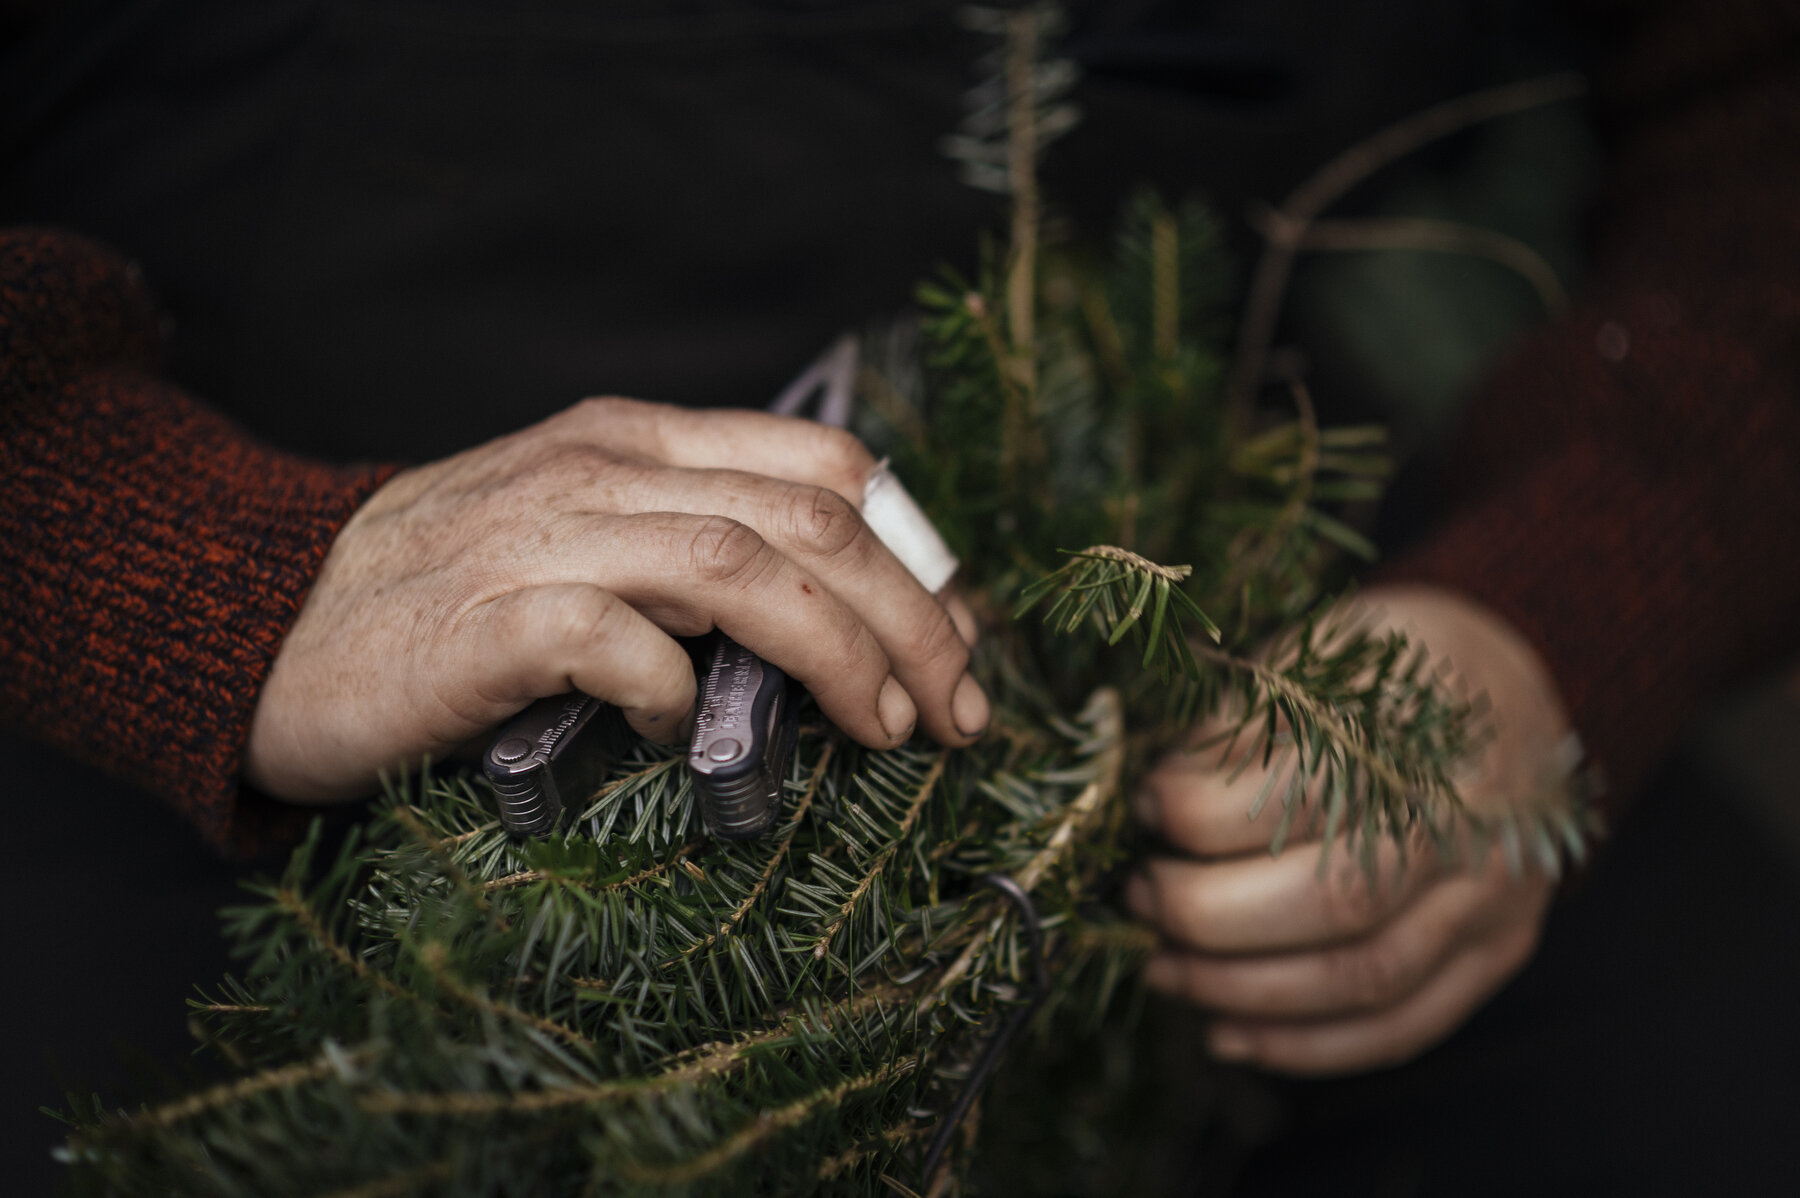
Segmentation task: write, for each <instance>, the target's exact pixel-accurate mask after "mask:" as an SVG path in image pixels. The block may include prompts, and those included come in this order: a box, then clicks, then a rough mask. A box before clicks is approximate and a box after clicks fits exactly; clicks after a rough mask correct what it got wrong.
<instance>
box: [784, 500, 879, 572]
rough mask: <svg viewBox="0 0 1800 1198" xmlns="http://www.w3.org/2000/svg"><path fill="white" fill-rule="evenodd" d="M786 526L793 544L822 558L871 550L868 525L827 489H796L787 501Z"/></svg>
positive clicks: (846, 502) (845, 502)
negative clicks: (793, 541)
mask: <svg viewBox="0 0 1800 1198" xmlns="http://www.w3.org/2000/svg"><path fill="white" fill-rule="evenodd" d="M785 508H786V517H787V524H788V527H789V530H790V533H791V535H792V536H793V538H794V540H795V541H796V542H797V543H799V544H801V545H804V546H806V548H807V549H808V550H809V551H811V552H812V553H815V554H817V555H818V556H820V557H839V556H843V555H845V554H847V553H849V552H850V551H851V550H853V549H856V550H859V551H860V553H859V556H860V554H862V553H866V552H867V550H868V547H869V546H868V537H867V527H868V526H867V525H865V524H864V523H863V521H862V516H860V515H859V514H858V513H857V511H856V508H855V507H853V506H851V504H850V501H849V500H847V499H845V498H844V497H843V496H842V495H839V494H838V493H837V492H836V491H833V490H830V489H829V488H826V487H811V486H804V485H796V486H793V487H790V488H789V490H788V494H787V498H786V500H785Z"/></svg>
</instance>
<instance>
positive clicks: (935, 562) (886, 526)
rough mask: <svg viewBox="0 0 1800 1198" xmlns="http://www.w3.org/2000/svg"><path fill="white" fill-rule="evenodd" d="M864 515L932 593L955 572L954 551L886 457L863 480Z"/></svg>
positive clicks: (883, 540)
mask: <svg viewBox="0 0 1800 1198" xmlns="http://www.w3.org/2000/svg"><path fill="white" fill-rule="evenodd" d="M862 515H863V519H864V520H865V521H867V522H868V525H869V528H870V529H871V530H873V531H874V533H875V535H876V536H878V537H880V538H881V543H882V544H883V545H886V546H887V547H888V548H889V549H890V550H892V551H893V554H894V556H895V557H897V558H899V559H900V564H901V565H903V566H905V567H906V568H907V569H908V570H911V571H912V576H913V577H914V578H916V579H918V580H919V585H920V586H922V587H924V588H925V589H926V590H928V591H930V592H931V593H932V594H934V595H935V594H937V593H938V592H939V591H941V590H943V588H944V584H945V583H947V582H949V581H950V576H951V575H952V574H955V573H956V567H957V561H956V557H955V555H954V554H952V553H951V552H950V547H949V546H948V545H946V544H944V538H943V537H941V536H939V535H938V530H937V529H936V528H934V527H932V524H931V521H930V520H929V519H928V518H927V517H926V515H925V513H924V511H923V510H921V509H920V507H919V505H918V502H917V501H916V500H914V499H913V497H912V495H910V494H909V493H908V492H907V490H906V487H905V486H904V485H902V483H901V482H900V480H899V479H898V478H896V477H895V476H894V472H893V471H892V470H889V469H888V464H887V459H886V458H883V459H882V460H881V461H880V462H879V463H877V464H876V466H875V470H874V473H872V474H870V475H869V481H868V482H866V483H864V484H863V502H862Z"/></svg>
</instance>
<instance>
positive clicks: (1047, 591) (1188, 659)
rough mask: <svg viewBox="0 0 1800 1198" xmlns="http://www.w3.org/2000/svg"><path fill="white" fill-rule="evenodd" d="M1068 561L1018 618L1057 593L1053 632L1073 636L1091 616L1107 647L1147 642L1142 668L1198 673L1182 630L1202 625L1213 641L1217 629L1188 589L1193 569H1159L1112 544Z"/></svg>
mask: <svg viewBox="0 0 1800 1198" xmlns="http://www.w3.org/2000/svg"><path fill="white" fill-rule="evenodd" d="M1065 552H1066V551H1065ZM1068 557H1069V559H1070V560H1069V561H1068V562H1066V563H1065V564H1064V565H1062V566H1061V567H1060V568H1058V569H1057V570H1056V571H1054V572H1053V573H1051V574H1048V575H1046V576H1045V577H1043V578H1041V579H1039V580H1038V581H1037V582H1035V583H1033V584H1032V585H1031V586H1029V587H1027V588H1026V589H1025V591H1024V593H1023V594H1021V595H1020V597H1019V602H1018V603H1017V605H1016V606H1015V607H1014V608H1013V618H1014V619H1018V618H1020V617H1021V616H1023V615H1025V614H1026V613H1027V612H1029V611H1030V610H1031V609H1032V608H1034V607H1036V606H1037V605H1038V604H1039V603H1041V602H1043V601H1044V599H1045V598H1047V597H1048V596H1050V595H1052V594H1055V596H1056V597H1055V598H1054V599H1053V600H1051V603H1050V608H1049V610H1048V611H1046V612H1045V613H1044V623H1046V624H1047V625H1049V626H1050V627H1051V628H1052V629H1053V630H1054V631H1056V632H1059V633H1064V634H1067V633H1071V632H1074V631H1075V630H1076V629H1077V628H1079V627H1081V625H1082V624H1083V623H1085V622H1087V621H1088V620H1090V619H1092V620H1094V621H1095V622H1096V623H1097V624H1098V626H1099V629H1100V632H1101V635H1102V636H1103V637H1105V639H1106V643H1107V644H1109V645H1116V644H1118V643H1119V642H1120V641H1121V640H1123V639H1124V638H1125V636H1126V635H1127V634H1132V635H1134V636H1137V637H1139V638H1140V639H1142V640H1143V641H1144V658H1143V668H1144V669H1151V668H1152V667H1154V668H1156V669H1158V670H1159V671H1160V672H1161V673H1162V674H1163V675H1164V676H1165V677H1167V676H1168V675H1169V674H1171V673H1173V672H1179V673H1181V674H1183V675H1185V676H1187V677H1189V678H1193V677H1195V676H1196V674H1197V671H1196V669H1195V666H1194V657H1193V652H1192V650H1191V649H1190V648H1189V644H1188V640H1189V638H1188V633H1187V630H1186V628H1185V627H1184V626H1183V625H1184V623H1186V622H1192V623H1196V624H1198V625H1199V626H1200V628H1201V629H1202V630H1204V631H1205V633H1206V634H1207V635H1208V636H1210V637H1211V638H1212V639H1213V640H1215V641H1216V640H1218V639H1219V626H1218V625H1217V624H1215V623H1214V622H1213V620H1212V617H1210V616H1208V615H1207V614H1206V613H1205V612H1204V611H1202V610H1201V609H1200V606H1199V605H1198V604H1197V603H1195V602H1194V600H1193V599H1192V598H1191V597H1190V596H1189V595H1188V593H1187V591H1186V589H1185V588H1184V586H1183V584H1184V583H1185V582H1186V581H1187V578H1188V575H1189V574H1191V573H1192V571H1193V567H1191V566H1164V565H1159V564H1158V563H1156V562H1153V561H1150V560H1149V559H1148V558H1145V557H1143V556H1141V555H1139V554H1136V553H1133V552H1132V551H1131V550H1129V549H1121V548H1119V547H1117V546H1114V545H1091V546H1089V547H1088V548H1086V549H1083V550H1081V551H1080V552H1077V553H1069V554H1068ZM1146 612H1148V613H1150V624H1149V628H1148V631H1147V632H1146V631H1145V630H1144V629H1143V627H1142V626H1141V624H1140V621H1141V620H1142V619H1143V617H1144V615H1145V613H1146ZM1170 616H1173V617H1174V619H1172V620H1171V619H1170V618H1169V617H1170Z"/></svg>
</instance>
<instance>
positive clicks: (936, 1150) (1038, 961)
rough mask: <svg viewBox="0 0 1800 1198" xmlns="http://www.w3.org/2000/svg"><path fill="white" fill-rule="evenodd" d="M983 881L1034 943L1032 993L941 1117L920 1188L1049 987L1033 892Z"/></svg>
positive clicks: (1001, 878)
mask: <svg viewBox="0 0 1800 1198" xmlns="http://www.w3.org/2000/svg"><path fill="white" fill-rule="evenodd" d="M981 885H983V886H992V887H993V888H994V889H995V890H998V891H999V892H1000V893H1001V894H1004V895H1005V896H1006V898H1007V901H1008V902H1010V903H1012V905H1013V907H1014V908H1016V909H1017V910H1018V913H1019V923H1020V925H1021V926H1022V927H1023V928H1024V929H1025V939H1026V941H1027V942H1028V943H1029V944H1030V946H1031V963H1032V971H1031V972H1032V982H1033V983H1034V985H1033V993H1032V995H1031V999H1030V1001H1029V1002H1026V1003H1025V1004H1023V1005H1022V1006H1019V1007H1015V1008H1014V1009H1013V1013H1012V1014H1011V1015H1009V1016H1007V1018H1006V1022H1005V1023H1003V1024H1001V1025H1000V1030H999V1031H998V1032H996V1033H995V1034H994V1038H993V1039H992V1040H990V1041H988V1046H987V1048H985V1049H983V1050H982V1053H981V1059H980V1060H978V1061H976V1062H975V1068H974V1069H972V1070H971V1071H970V1072H969V1078H968V1080H967V1081H965V1082H963V1088H962V1092H961V1093H959V1094H958V1095H957V1096H956V1101H955V1102H954V1103H953V1104H951V1107H950V1110H949V1111H948V1112H946V1113H945V1115H944V1117H943V1119H941V1120H939V1122H938V1128H937V1131H936V1132H935V1133H933V1135H932V1137H931V1146H930V1147H929V1148H927V1149H926V1150H925V1164H924V1166H923V1168H922V1170H921V1178H922V1180H921V1183H920V1188H921V1189H924V1190H929V1189H930V1188H931V1179H932V1177H933V1176H935V1175H936V1173H937V1170H938V1162H939V1161H940V1160H941V1159H942V1158H943V1155H944V1150H945V1149H947V1148H949V1147H950V1138H951V1137H952V1136H954V1135H955V1134H956V1129H957V1128H958V1127H960V1126H961V1125H962V1121H963V1119H965V1118H966V1117H967V1116H968V1114H969V1108H970V1107H972V1106H974V1105H975V1100H976V1099H977V1098H978V1097H980V1096H981V1091H982V1088H983V1087H985V1086H986V1085H987V1082H988V1078H989V1077H991V1076H992V1075H993V1072H994V1070H995V1069H997V1068H999V1066H1000V1060H1001V1058H1002V1057H1004V1056H1005V1055H1006V1049H1007V1046H1009V1045H1010V1044H1011V1043H1012V1042H1013V1040H1014V1039H1015V1038H1016V1037H1017V1036H1018V1034H1019V1029H1020V1028H1023V1027H1024V1026H1025V1024H1026V1022H1027V1021H1028V1020H1029V1019H1030V1018H1031V1016H1032V1014H1033V1013H1034V1012H1035V1011H1036V1010H1037V1009H1038V1006H1039V1004H1041V1003H1042V1002H1043V1001H1044V995H1046V994H1047V993H1049V990H1050V965H1049V962H1047V961H1045V960H1044V929H1043V926H1042V925H1041V924H1040V923H1039V922H1038V913H1037V908H1036V907H1035V906H1033V905H1032V902H1031V896H1030V895H1029V894H1026V893H1025V890H1024V888H1023V887H1021V886H1020V885H1019V884H1018V883H1017V882H1015V881H1013V880H1012V879H1011V878H1009V877H1007V876H1006V875H1005V874H988V875H986V876H985V877H983V878H982V879H981Z"/></svg>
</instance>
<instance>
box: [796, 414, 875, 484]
mask: <svg viewBox="0 0 1800 1198" xmlns="http://www.w3.org/2000/svg"><path fill="white" fill-rule="evenodd" d="M805 427H806V428H807V430H808V433H809V435H810V436H811V438H812V444H811V446H810V447H809V448H810V450H811V452H812V456H813V459H814V461H816V462H817V463H818V464H819V466H820V467H821V468H822V470H823V471H824V473H825V475H826V477H828V478H830V479H831V480H832V481H833V483H834V484H836V485H834V486H833V488H832V489H833V490H838V491H841V492H842V493H843V494H846V495H851V494H860V493H861V492H862V488H863V484H864V483H865V482H866V481H867V480H868V477H869V471H871V470H873V469H874V468H875V455H874V454H872V453H870V452H869V449H868V446H866V445H864V444H863V443H862V441H861V440H859V439H858V438H857V437H856V435H855V434H854V433H851V432H849V431H847V430H845V429H841V428H837V427H835V426H833V425H829V424H808V425H806V426H805Z"/></svg>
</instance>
